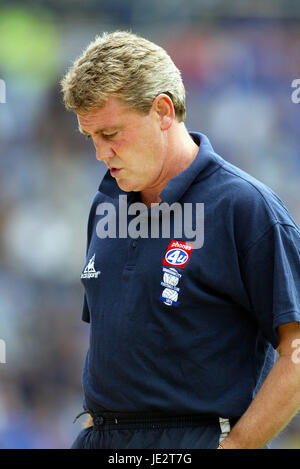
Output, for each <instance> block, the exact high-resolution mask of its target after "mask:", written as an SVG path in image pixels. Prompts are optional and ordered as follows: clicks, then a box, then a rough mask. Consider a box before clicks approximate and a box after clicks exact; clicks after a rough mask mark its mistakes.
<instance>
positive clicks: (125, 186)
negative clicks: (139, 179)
mask: <svg viewBox="0 0 300 469" xmlns="http://www.w3.org/2000/svg"><path fill="white" fill-rule="evenodd" d="M117 184H118V186H119V188H120V189H121V190H122V191H124V192H132V191H133V192H138V191H139V190H140V189H139V188H137V186H136V184H132V183H130V182H129V181H117Z"/></svg>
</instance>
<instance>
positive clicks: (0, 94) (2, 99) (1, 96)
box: [0, 79, 6, 104]
mask: <svg viewBox="0 0 300 469" xmlns="http://www.w3.org/2000/svg"><path fill="white" fill-rule="evenodd" d="M0 103H2V104H3V103H6V86H5V81H4V80H1V79H0Z"/></svg>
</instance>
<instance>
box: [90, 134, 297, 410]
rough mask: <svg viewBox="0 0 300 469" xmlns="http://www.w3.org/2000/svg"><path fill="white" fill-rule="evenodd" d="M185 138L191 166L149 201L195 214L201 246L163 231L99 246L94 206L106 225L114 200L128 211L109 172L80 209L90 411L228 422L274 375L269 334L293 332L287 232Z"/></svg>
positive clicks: (227, 167)
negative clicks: (192, 153) (83, 214)
mask: <svg viewBox="0 0 300 469" xmlns="http://www.w3.org/2000/svg"><path fill="white" fill-rule="evenodd" d="M191 136H192V137H193V139H194V140H195V142H196V143H197V145H198V146H199V152H198V154H197V156H196V158H195V159H194V160H193V162H192V163H191V165H190V166H189V167H188V168H187V169H186V170H185V171H183V172H182V173H180V174H178V175H177V176H175V177H174V178H173V179H172V180H171V181H170V182H169V183H168V184H167V185H166V187H165V188H164V190H163V191H162V193H161V194H160V197H161V199H162V201H163V202H166V203H168V204H173V203H175V202H177V203H179V204H181V206H183V204H185V203H189V204H193V205H192V206H193V207H195V206H196V204H199V203H201V204H204V205H203V207H204V218H203V224H204V225H203V229H204V242H203V245H202V247H199V248H198V249H192V248H191V247H190V245H193V242H192V241H191V240H190V239H189V238H188V237H186V236H185V234H184V232H183V233H182V236H181V237H180V238H178V237H176V236H174V231H172V226H171V231H170V236H169V237H168V238H167V237H162V236H160V237H156V238H151V237H138V238H137V239H133V237H130V236H127V237H126V236H124V234H121V236H118V234H120V233H117V236H115V237H107V238H105V239H101V238H100V237H99V235H98V234H97V230H99V226H100V225H99V222H100V223H101V220H102V221H103V219H104V216H108V212H107V213H105V214H103V210H102V209H101V207H102V208H103V204H104V203H109V204H110V205H111V204H112V205H111V206H112V207H113V208H114V210H115V213H116V217H117V218H118V216H119V215H120V214H121V208H120V200H121V199H120V196H123V197H124V195H127V196H128V198H127V203H128V206H129V205H130V204H132V203H134V202H136V201H138V200H139V198H138V197H139V194H138V193H134V192H132V193H131V192H130V193H127V194H126V193H125V192H123V191H122V190H120V189H119V187H118V186H117V184H116V182H115V180H114V179H113V178H112V177H111V176H110V173H109V172H107V173H106V175H105V176H104V178H103V181H102V183H101V184H100V187H99V191H98V192H97V194H96V196H95V198H94V201H93V203H92V207H91V211H90V216H89V220H88V243H87V257H86V264H85V266H84V268H83V271H82V275H81V278H82V282H83V285H84V288H85V295H84V306H83V320H84V321H87V322H90V346H89V351H88V353H87V357H86V361H85V366H84V372H83V388H84V406H85V407H87V408H88V409H90V410H94V411H96V410H98V411H99V410H102V409H106V410H111V411H166V412H173V413H180V414H185V413H197V414H199V413H205V414H207V413H211V414H214V415H217V416H224V417H238V416H240V415H241V414H243V413H244V412H245V410H246V409H247V407H248V406H249V404H250V403H251V401H252V399H253V398H254V396H255V394H256V393H257V391H258V389H259V387H260V386H261V384H262V382H263V380H264V379H265V377H266V375H267V374H268V372H269V371H270V369H271V368H272V366H273V364H274V361H275V355H276V354H275V348H276V347H277V346H278V334H277V330H276V328H277V327H278V326H279V325H280V324H283V323H287V322H291V321H298V322H300V298H299V294H300V263H299V252H300V230H299V227H298V226H297V225H296V223H295V221H294V220H293V218H292V217H291V215H290V214H289V212H288V210H287V208H286V207H285V205H284V204H283V202H282V201H281V200H280V199H279V198H278V196H277V195H276V194H275V193H274V192H273V191H272V190H271V189H270V188H268V187H267V186H266V185H264V184H262V183H261V182H259V181H258V180H256V179H255V178H253V177H251V176H250V175H249V174H247V173H245V172H244V171H242V170H240V169H239V168H237V167H236V166H234V165H232V164H230V163H228V162H226V161H225V160H224V159H223V158H221V157H220V156H219V155H217V154H216V153H215V152H214V150H213V148H212V146H211V144H210V142H209V140H208V138H207V137H206V136H205V135H203V134H200V133H195V132H191ZM123 209H124V207H123ZM101 213H102V214H101ZM112 216H113V212H112ZM144 216H146V217H150V218H151V211H150V209H149V210H146V214H145V213H144ZM131 219H132V216H131V218H130V216H129V218H128V223H129V221H130V220H131ZM159 220H160V221H161V217H160V218H159ZM193 223H194V222H193ZM170 225H171V223H170ZM175 235H176V233H175ZM172 243H173V244H172Z"/></svg>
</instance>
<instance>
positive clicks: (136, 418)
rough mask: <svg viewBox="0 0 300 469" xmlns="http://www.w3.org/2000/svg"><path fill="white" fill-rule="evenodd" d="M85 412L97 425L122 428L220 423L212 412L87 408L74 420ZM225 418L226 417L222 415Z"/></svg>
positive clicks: (232, 422) (230, 420)
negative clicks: (111, 410)
mask: <svg viewBox="0 0 300 469" xmlns="http://www.w3.org/2000/svg"><path fill="white" fill-rule="evenodd" d="M83 414H90V415H91V416H92V418H93V423H94V426H95V427H98V428H101V427H102V428H103V427H104V426H105V427H106V428H109V429H111V428H120V427H123V426H128V425H130V426H137V427H139V428H140V427H142V428H162V427H170V426H176V427H186V426H195V425H199V424H201V425H212V424H215V425H216V424H217V425H219V417H217V416H216V415H211V414H199V415H197V414H186V415H176V414H167V413H162V412H101V413H95V412H93V411H91V410H85V411H84V412H81V413H80V414H78V415H77V417H76V418H75V420H74V422H73V423H75V422H76V420H77V419H78V418H79V417H80V416H81V415H83ZM222 418H224V417H222ZM238 419H239V417H229V418H228V420H229V422H230V426H233V425H234V424H235V423H236V422H237V421H238Z"/></svg>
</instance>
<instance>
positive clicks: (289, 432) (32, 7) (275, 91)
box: [0, 0, 300, 449]
mask: <svg viewBox="0 0 300 469" xmlns="http://www.w3.org/2000/svg"><path fill="white" fill-rule="evenodd" d="M115 29H127V30H131V31H133V32H135V33H138V34H141V35H143V36H145V37H147V38H148V39H150V40H153V41H154V42H157V43H159V44H160V45H162V46H163V47H165V48H166V50H167V51H168V52H169V53H170V55H171V56H172V58H173V60H174V61H175V63H176V65H177V66H178V67H179V69H180V70H181V72H182V75H183V79H184V82H185V85H186V89H187V127H188V128H189V129H190V130H198V131H201V132H203V133H206V134H207V135H208V137H209V138H210V139H211V141H212V144H213V146H214V148H215V150H216V151H217V152H218V153H220V154H221V156H223V157H224V158H225V159H227V160H228V161H230V162H232V163H234V164H237V165H238V166H239V167H241V168H242V169H244V170H245V171H248V172H249V173H250V174H252V175H253V176H255V177H257V178H258V179H260V180H262V181H263V182H265V183H266V184H267V185H269V186H270V187H271V188H272V189H273V190H274V191H275V192H277V193H278V195H279V196H280V197H281V198H282V199H283V201H284V202H285V204H286V205H287V207H288V208H289V210H290V212H291V213H292V215H293V217H294V219H295V220H296V222H297V223H298V224H300V197H299V191H300V132H299V117H300V103H299V104H298V105H297V104H295V103H293V102H292V100H291V95H292V91H293V89H292V88H291V83H292V81H293V80H294V79H295V78H300V53H299V51H300V2H299V1H298V0H264V2H261V1H258V0H243V1H237V0H227V1H225V0H188V1H186V0H152V1H149V0H147V1H146V0H128V1H126V0H85V1H78V0H72V1H71V0H60V1H58V0H44V1H22V2H14V1H0V79H2V80H4V81H5V84H6V96H5V97H6V103H2V104H0V339H2V340H5V343H6V363H5V364H4V363H0V448H68V447H70V445H71V444H72V441H73V439H74V438H75V436H76V435H77V433H78V431H79V430H80V428H81V423H80V421H79V422H77V423H76V424H74V425H73V424H72V421H73V419H74V417H75V415H76V414H77V413H79V412H80V411H81V410H82V407H81V406H82V390H81V372H82V367H83V362H84V358H85V353H86V351H87V348H88V334H89V330H88V325H86V324H84V323H82V322H81V320H80V318H81V306H82V298H83V289H82V286H81V284H80V280H79V276H80V272H81V269H82V267H83V265H84V261H85V238H86V223H87V216H88V212H89V208H90V203H91V201H92V198H93V196H94V194H95V192H96V191H97V188H98V185H99V182H100V180H101V177H102V175H103V172H104V167H103V165H102V164H101V163H99V162H97V161H96V159H95V156H94V152H93V149H92V146H91V145H90V144H88V143H87V142H86V141H85V139H84V138H83V137H82V136H81V135H80V134H79V133H78V131H77V128H76V121H75V117H74V115H73V114H71V113H67V112H66V111H65V110H64V107H63V105H62V97H61V93H60V89H59V81H60V79H61V77H62V75H63V74H64V72H65V70H66V69H67V68H68V67H69V66H70V65H71V64H72V62H73V60H74V58H75V57H76V56H78V55H79V54H80V52H81V50H82V49H83V48H84V47H85V46H86V45H87V44H88V43H89V42H90V41H91V40H93V39H94V37H95V35H96V34H101V33H102V32H103V31H113V30H115ZM0 101H1V100H0ZM272 447H273V448H298V449H299V448H300V416H299V415H298V416H296V417H295V418H294V419H293V420H292V422H291V423H290V424H289V426H288V427H287V428H286V429H285V430H284V431H283V432H282V433H281V434H280V435H279V437H277V438H276V439H275V440H273V442H272Z"/></svg>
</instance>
